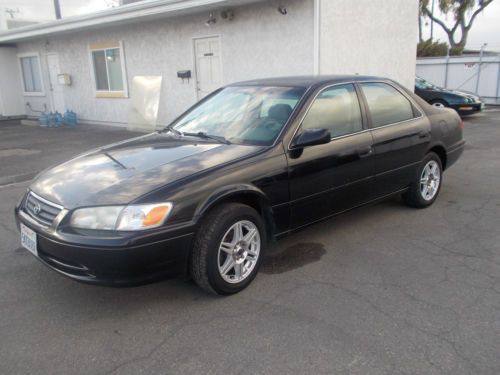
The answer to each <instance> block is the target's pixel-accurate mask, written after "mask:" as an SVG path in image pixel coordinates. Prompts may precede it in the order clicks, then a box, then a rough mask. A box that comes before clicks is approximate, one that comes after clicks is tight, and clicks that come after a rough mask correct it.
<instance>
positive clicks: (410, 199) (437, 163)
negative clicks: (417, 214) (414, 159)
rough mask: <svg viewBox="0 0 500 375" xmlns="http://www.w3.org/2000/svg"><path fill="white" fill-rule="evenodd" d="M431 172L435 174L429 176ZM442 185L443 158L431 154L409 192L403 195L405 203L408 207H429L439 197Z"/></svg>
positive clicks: (424, 160) (420, 167)
mask: <svg viewBox="0 0 500 375" xmlns="http://www.w3.org/2000/svg"><path fill="white" fill-rule="evenodd" d="M428 168H431V169H428ZM434 168H435V169H434ZM431 170H434V171H435V172H431V173H430V175H429V174H428V173H429V172H430V171H431ZM436 172H438V174H437V173H436ZM427 177H428V178H427ZM424 180H427V183H426V184H424V182H423V181H424ZM442 184H443V165H442V163H441V158H440V157H439V156H438V155H437V154H435V153H434V152H429V153H428V154H427V155H426V156H425V157H424V159H423V160H422V162H421V163H420V166H419V167H418V170H417V174H416V176H415V180H414V181H413V182H412V183H411V184H410V187H409V189H408V191H407V192H405V193H404V194H403V201H404V202H405V203H406V204H407V205H408V206H411V207H415V208H425V207H429V206H430V205H431V204H433V203H434V201H435V200H436V198H437V196H438V195H439V191H440V190H441V185H442ZM425 186H427V190H425ZM431 193H432V194H431Z"/></svg>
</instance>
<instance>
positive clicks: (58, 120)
mask: <svg viewBox="0 0 500 375" xmlns="http://www.w3.org/2000/svg"><path fill="white" fill-rule="evenodd" d="M62 123H63V117H62V115H61V114H60V113H59V112H57V111H56V113H54V126H55V127H56V128H58V127H60V126H62Z"/></svg>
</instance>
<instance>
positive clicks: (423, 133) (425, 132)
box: [418, 130, 429, 139]
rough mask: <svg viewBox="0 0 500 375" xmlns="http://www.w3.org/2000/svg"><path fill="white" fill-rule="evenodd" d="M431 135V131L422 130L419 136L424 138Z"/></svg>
mask: <svg viewBox="0 0 500 375" xmlns="http://www.w3.org/2000/svg"><path fill="white" fill-rule="evenodd" d="M427 137H429V132H428V131H425V130H422V131H421V132H420V133H418V138H420V139H423V138H427Z"/></svg>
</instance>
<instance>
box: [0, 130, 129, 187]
mask: <svg viewBox="0 0 500 375" xmlns="http://www.w3.org/2000/svg"><path fill="white" fill-rule="evenodd" d="M134 135H138V133H131V132H128V131H127V130H125V129H123V128H118V127H109V126H108V127H103V126H95V125H78V126H76V127H74V128H70V127H67V126H65V127H61V128H41V127H39V126H29V125H20V124H19V122H18V121H0V171H1V173H0V185H5V184H8V183H11V182H19V181H24V180H30V179H31V178H33V176H34V174H36V173H38V172H40V171H41V170H43V169H45V168H47V167H50V166H52V165H54V164H57V163H60V162H63V161H65V160H68V159H69V158H70V157H72V156H75V155H77V154H78V153H81V152H84V151H87V150H89V149H92V148H94V147H98V146H102V145H105V144H108V143H112V142H117V141H120V140H123V139H126V138H130V137H133V136H134Z"/></svg>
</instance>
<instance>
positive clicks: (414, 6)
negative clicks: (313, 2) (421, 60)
mask: <svg viewBox="0 0 500 375" xmlns="http://www.w3.org/2000/svg"><path fill="white" fill-rule="evenodd" d="M320 9H321V12H320V59H319V60H320V73H321V74H356V73H357V74H366V75H377V76H384V77H389V78H391V79H394V80H396V81H398V82H400V83H401V84H403V85H405V86H406V87H408V88H410V89H411V90H413V85H414V75H415V62H416V57H415V56H416V38H417V31H418V24H417V14H418V0H356V1H352V0H320Z"/></svg>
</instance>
